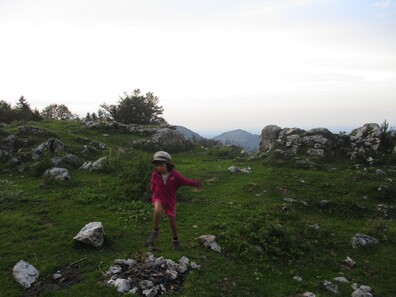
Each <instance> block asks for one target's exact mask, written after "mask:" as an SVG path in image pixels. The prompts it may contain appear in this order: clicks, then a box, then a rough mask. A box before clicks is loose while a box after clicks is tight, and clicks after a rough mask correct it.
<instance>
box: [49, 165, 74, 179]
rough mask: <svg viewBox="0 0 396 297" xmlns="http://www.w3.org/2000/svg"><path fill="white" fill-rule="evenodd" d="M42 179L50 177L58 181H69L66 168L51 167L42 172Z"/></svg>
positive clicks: (69, 177)
mask: <svg viewBox="0 0 396 297" xmlns="http://www.w3.org/2000/svg"><path fill="white" fill-rule="evenodd" d="M44 177H51V178H53V179H55V180H59V181H71V176H70V174H69V170H67V169H66V168H59V167H52V168H50V169H47V170H46V171H44Z"/></svg>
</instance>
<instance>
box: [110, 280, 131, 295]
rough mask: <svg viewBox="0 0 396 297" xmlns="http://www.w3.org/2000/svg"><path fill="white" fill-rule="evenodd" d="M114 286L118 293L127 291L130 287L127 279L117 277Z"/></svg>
mask: <svg viewBox="0 0 396 297" xmlns="http://www.w3.org/2000/svg"><path fill="white" fill-rule="evenodd" d="M114 286H115V287H116V288H117V292H120V293H125V292H128V291H129V289H130V288H131V284H130V282H129V280H127V279H124V278H117V279H116V281H115V283H114Z"/></svg>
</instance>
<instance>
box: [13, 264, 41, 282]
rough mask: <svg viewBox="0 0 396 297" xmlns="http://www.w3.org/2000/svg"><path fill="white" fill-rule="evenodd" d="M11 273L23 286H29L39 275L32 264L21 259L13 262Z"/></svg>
mask: <svg viewBox="0 0 396 297" xmlns="http://www.w3.org/2000/svg"><path fill="white" fill-rule="evenodd" d="M12 274H13V275H14V279H15V280H16V281H17V282H18V283H20V284H21V285H22V286H23V287H25V288H30V286H31V285H32V284H33V283H34V282H35V281H36V280H37V278H38V277H39V275H40V273H39V272H38V270H37V269H36V268H35V267H34V266H33V265H30V264H29V263H28V262H25V261H23V260H21V261H19V262H18V263H16V264H15V266H14V268H13V269H12Z"/></svg>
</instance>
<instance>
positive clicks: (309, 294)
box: [303, 292, 316, 297]
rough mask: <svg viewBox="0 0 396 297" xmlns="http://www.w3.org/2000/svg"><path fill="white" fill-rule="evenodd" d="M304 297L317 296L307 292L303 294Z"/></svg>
mask: <svg viewBox="0 0 396 297" xmlns="http://www.w3.org/2000/svg"><path fill="white" fill-rule="evenodd" d="M303 297H316V296H315V294H314V293H311V292H305V293H304V294H303Z"/></svg>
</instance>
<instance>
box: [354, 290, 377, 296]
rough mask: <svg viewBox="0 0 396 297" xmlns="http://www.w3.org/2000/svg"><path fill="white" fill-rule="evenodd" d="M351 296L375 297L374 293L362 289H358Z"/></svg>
mask: <svg viewBox="0 0 396 297" xmlns="http://www.w3.org/2000/svg"><path fill="white" fill-rule="evenodd" d="M351 297H373V294H371V293H370V292H366V291H363V290H362V289H356V290H355V291H353V292H352V295H351Z"/></svg>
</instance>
